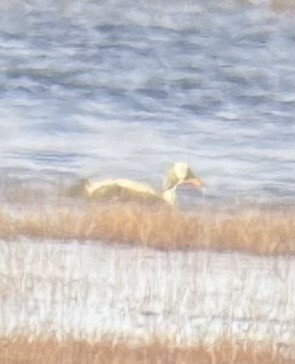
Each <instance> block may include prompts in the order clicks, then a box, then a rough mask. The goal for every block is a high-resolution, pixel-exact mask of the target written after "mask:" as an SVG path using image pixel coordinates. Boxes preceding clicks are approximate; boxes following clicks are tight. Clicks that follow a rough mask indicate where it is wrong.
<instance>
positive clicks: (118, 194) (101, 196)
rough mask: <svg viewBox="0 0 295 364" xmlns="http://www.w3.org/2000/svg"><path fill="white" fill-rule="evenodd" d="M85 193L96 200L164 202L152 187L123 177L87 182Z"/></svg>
mask: <svg viewBox="0 0 295 364" xmlns="http://www.w3.org/2000/svg"><path fill="white" fill-rule="evenodd" d="M86 195H87V196H88V197H89V198H91V199H93V200H98V201H120V202H135V203H139V204H150V205H154V204H161V203H165V200H164V199H163V198H162V196H160V195H158V194H157V193H156V191H155V190H154V189H153V188H152V187H150V186H148V185H146V184H144V183H140V182H136V181H131V180H125V179H118V180H106V181H102V182H89V183H88V184H87V185H86Z"/></svg>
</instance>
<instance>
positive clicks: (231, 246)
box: [0, 203, 295, 254]
mask: <svg viewBox="0 0 295 364" xmlns="http://www.w3.org/2000/svg"><path fill="white" fill-rule="evenodd" d="M21 235H23V236H29V237H33V238H38V239H39V238H44V239H58V240H62V241H67V240H71V239H75V240H76V239H77V240H79V241H81V242H83V241H85V240H103V241H105V242H117V243H126V244H138V245H141V246H146V247H151V248H157V249H165V250H166V249H213V250H235V251H246V252H249V253H255V254H294V253H295V212H294V210H292V209H290V208H289V209H287V208H284V207H282V208H275V207H269V208H266V207H265V206H254V207H253V206H252V207H240V208H239V209H235V210H230V209H229V208H228V209H225V208H222V209H220V210H218V209H215V210H214V209H209V208H208V209H206V208H203V209H202V211H198V212H194V213H185V212H180V211H178V210H176V209H169V208H165V207H161V208H160V209H156V208H150V207H146V206H140V205H132V204H108V205H100V204H95V203H82V204H76V205H71V206H69V205H61V204H59V205H53V204H46V203H45V204H43V203H42V204H40V205H36V206H34V208H24V209H21V210H20V211H19V212H18V213H12V212H9V211H8V210H7V209H6V210H5V209H2V211H0V238H2V239H12V238H16V237H17V236H21Z"/></svg>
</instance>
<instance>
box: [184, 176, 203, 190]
mask: <svg viewBox="0 0 295 364" xmlns="http://www.w3.org/2000/svg"><path fill="white" fill-rule="evenodd" d="M184 183H186V184H190V185H193V186H195V187H197V188H202V187H204V186H205V183H204V182H203V181H202V180H201V179H200V178H197V177H194V178H189V179H188V180H186V181H185V182H184Z"/></svg>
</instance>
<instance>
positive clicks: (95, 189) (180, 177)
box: [81, 163, 203, 206]
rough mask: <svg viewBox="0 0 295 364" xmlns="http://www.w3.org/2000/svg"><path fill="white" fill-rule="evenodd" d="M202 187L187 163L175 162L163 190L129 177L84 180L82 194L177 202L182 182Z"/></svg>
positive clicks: (101, 199)
mask: <svg viewBox="0 0 295 364" xmlns="http://www.w3.org/2000/svg"><path fill="white" fill-rule="evenodd" d="M185 183H188V184H192V185H195V186H196V187H202V186H203V182H202V181H201V180H200V179H198V178H197V177H195V176H194V174H193V173H192V171H191V169H190V168H189V167H188V164H187V163H175V164H174V165H173V167H172V168H170V169H169V170H168V172H167V174H166V176H165V178H164V184H163V190H162V192H156V191H155V189H154V188H153V187H151V186H149V185H147V184H145V183H142V182H138V181H132V180H129V179H114V180H112V179H107V180H104V181H90V180H88V179H84V180H83V181H82V186H81V189H82V194H83V195H84V196H86V197H87V198H89V199H94V200H100V201H114V200H115V201H121V202H136V203H140V204H143V203H144V204H165V205H167V204H168V205H170V206H172V205H174V204H175V203H176V189H177V187H178V186H179V185H180V184H185Z"/></svg>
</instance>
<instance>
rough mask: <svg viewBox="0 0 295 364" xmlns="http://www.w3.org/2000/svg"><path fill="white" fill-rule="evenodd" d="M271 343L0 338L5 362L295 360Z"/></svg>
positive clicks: (272, 363) (244, 363) (286, 363)
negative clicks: (177, 343)
mask: <svg viewBox="0 0 295 364" xmlns="http://www.w3.org/2000/svg"><path fill="white" fill-rule="evenodd" d="M289 356H290V355H288V354H287V355H286V354H282V353H280V352H279V350H278V349H277V348H276V347H275V346H274V345H271V344H265V345H262V344H255V342H249V343H248V342H246V343H238V342H234V341H226V340H224V341H221V342H219V343H216V344H214V345H205V344H198V345H195V346H191V347H179V346H175V345H173V344H171V343H163V342H161V341H160V340H154V341H152V342H150V343H145V344H136V345H130V344H128V343H126V342H114V341H112V340H106V341H101V342H94V343H90V342H87V341H83V340H81V341H77V340H76V341H75V340H71V339H69V340H67V341H58V340H56V339H51V338H42V337H40V338H39V339H36V340H30V339H29V338H27V337H25V336H23V337H15V338H13V339H12V340H11V339H7V338H5V337H2V338H0V362H1V363H2V364H20V363H26V364H45V363H46V364H78V363H79V364H81V363H83V364H119V363H120V364H155V363H158V364H160V363H163V364H195V363H199V364H207V363H208V364H212V363H214V364H225V363H226V364H230V363H237V364H250V363H251V364H291V363H294V362H295V361H294V360H293V358H288V357H289Z"/></svg>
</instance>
